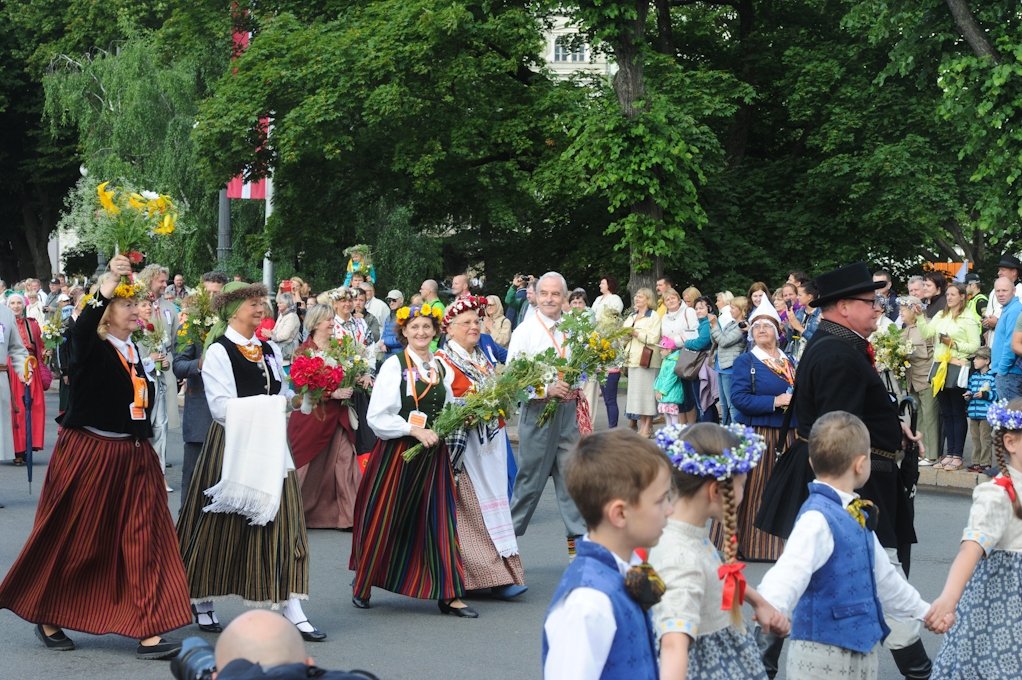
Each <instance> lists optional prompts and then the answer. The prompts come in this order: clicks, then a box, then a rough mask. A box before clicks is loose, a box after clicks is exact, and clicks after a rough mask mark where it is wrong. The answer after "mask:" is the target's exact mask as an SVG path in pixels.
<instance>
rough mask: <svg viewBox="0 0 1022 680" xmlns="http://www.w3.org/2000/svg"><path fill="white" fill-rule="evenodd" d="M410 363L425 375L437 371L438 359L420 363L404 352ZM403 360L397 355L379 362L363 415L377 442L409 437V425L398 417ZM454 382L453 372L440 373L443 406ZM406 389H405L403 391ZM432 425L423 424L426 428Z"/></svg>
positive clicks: (417, 357)
mask: <svg viewBox="0 0 1022 680" xmlns="http://www.w3.org/2000/svg"><path fill="white" fill-rule="evenodd" d="M408 356H410V357H411V358H412V363H413V364H415V367H416V369H418V370H419V371H420V372H421V373H423V374H427V373H429V370H430V369H431V368H432V369H434V370H438V369H437V365H438V364H439V360H437V359H435V358H430V360H429V361H428V362H424V361H423V360H422V359H421V358H419V356H418V355H417V354H416V353H415V352H408ZM403 367H404V361H403V360H402V356H401V354H398V355H395V356H392V357H390V358H389V359H387V360H386V361H384V362H383V365H382V366H380V372H379V373H377V374H376V382H375V383H374V384H373V395H372V396H371V397H370V398H369V410H368V412H367V413H366V421H368V423H369V427H370V428H372V430H373V432H375V433H376V436H377V437H379V438H380V439H398V438H400V437H407V436H408V435H409V434H411V431H412V426H411V425H409V424H408V420H407V419H405V418H402V417H401V415H400V414H401V399H402V397H403V396H404V395H403V394H402V392H401V377H402V376H401V374H402V373H403V372H404V368H403ZM453 382H454V373H453V372H452V371H446V372H445V373H444V379H443V384H444V403H445V404H446V403H447V402H449V401H451V399H452V396H451V383H453ZM407 390H408V386H406V390H405V391H406V392H407ZM431 425H432V423H430V422H427V423H426V427H427V428H429V427H430V426H431Z"/></svg>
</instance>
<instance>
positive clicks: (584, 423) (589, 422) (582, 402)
mask: <svg viewBox="0 0 1022 680" xmlns="http://www.w3.org/2000/svg"><path fill="white" fill-rule="evenodd" d="M572 395H574V397H575V403H576V404H577V407H576V409H575V420H576V422H577V423H578V434H579V436H581V437H586V436H588V435H591V434H592V433H593V417H592V415H591V414H590V413H589V400H588V399H586V398H585V395H584V394H582V390H573V391H572Z"/></svg>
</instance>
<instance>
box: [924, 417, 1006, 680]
mask: <svg viewBox="0 0 1022 680" xmlns="http://www.w3.org/2000/svg"><path fill="white" fill-rule="evenodd" d="M987 420H988V421H989V422H990V425H991V426H992V427H993V430H994V453H995V455H996V456H997V466H998V467H999V468H1000V470H1001V474H1000V475H999V476H998V477H997V478H996V479H994V480H992V481H989V482H986V483H984V484H980V485H979V486H977V487H976V489H975V490H974V491H973V492H972V510H970V512H969V524H968V525H967V526H966V527H965V531H964V532H963V534H962V543H961V545H960V547H959V548H958V557H956V558H955V561H954V562H953V563H952V564H951V570H950V572H949V573H948V577H947V582H946V583H945V584H944V590H943V591H942V592H941V594H940V597H938V598H937V599H936V600H934V601H933V606H932V607H931V608H930V611H929V612H927V614H926V618H925V619H924V622H925V623H926V627H927V628H929V629H930V630H932V631H934V632H935V633H943V632H945V631H947V630H948V628H950V629H951V630H950V633H948V636H947V639H945V640H944V646H943V647H941V648H940V653H939V654H938V655H937V659H936V660H935V661H934V663H933V675H932V677H933V678H1008V677H1012V678H1017V677H1019V669H1020V668H1022V646H1020V645H1019V641H1018V631H1019V628H1020V626H1022V505H1020V504H1019V494H1020V493H1022V398H1015V399H1012V400H1011V402H1010V403H1006V402H1004V401H1001V402H999V403H995V404H993V405H992V406H991V407H990V410H989V412H988V415H987ZM984 557H985V558H986V559H983V558H984ZM977 565H978V566H977ZM956 618H957V622H956V621H955V619H956ZM952 624H953V625H952Z"/></svg>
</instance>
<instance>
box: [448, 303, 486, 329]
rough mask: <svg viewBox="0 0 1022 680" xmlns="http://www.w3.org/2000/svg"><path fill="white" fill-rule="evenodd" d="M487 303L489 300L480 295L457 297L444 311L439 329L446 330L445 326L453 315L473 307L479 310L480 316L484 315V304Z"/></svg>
mask: <svg viewBox="0 0 1022 680" xmlns="http://www.w3.org/2000/svg"><path fill="white" fill-rule="evenodd" d="M488 304H489V302H488V301H487V300H486V298H484V297H482V296H478V297H477V296H475V295H466V296H465V297H460V298H458V299H457V300H455V301H454V302H452V303H451V306H450V307H448V308H447V311H446V312H445V313H444V318H443V321H442V322H441V323H440V330H442V331H444V332H446V331H447V326H448V325H449V324H450V323H451V321H453V320H454V318H455V317H457V316H459V315H461V314H464V313H465V312H470V311H472V310H473V309H475V310H477V311H478V312H479V316H480V317H481V316H484V315H485V314H486V305H488Z"/></svg>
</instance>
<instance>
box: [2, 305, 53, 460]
mask: <svg viewBox="0 0 1022 680" xmlns="http://www.w3.org/2000/svg"><path fill="white" fill-rule="evenodd" d="M7 306H8V307H9V308H10V310H11V311H12V312H13V313H14V318H15V319H16V320H17V324H18V335H20V336H21V342H22V343H23V344H24V345H25V349H27V350H28V355H29V356H30V357H35V360H36V368H35V370H34V371H33V372H32V379H31V381H30V382H29V385H28V389H29V391H30V393H31V394H32V450H33V451H41V450H42V448H43V436H44V434H45V432H46V391H45V389H44V387H43V377H42V370H41V367H42V366H43V364H44V363H46V359H45V358H44V357H43V353H44V351H43V333H42V330H40V328H39V324H38V322H36V320H35V319H30V318H28V317H26V316H25V298H24V297H22V295H21V294H19V293H15V294H14V295H11V296H10V297H9V298H7ZM12 370H13V364H12V363H11V359H10V358H8V359H7V375H8V376H10V375H11V371H12ZM11 421H12V424H13V426H14V427H13V430H12V431H13V432H14V464H15V465H24V464H25V449H26V448H27V446H28V444H27V441H26V436H25V435H26V434H27V433H26V432H25V383H23V382H21V381H20V380H18V379H17V378H11Z"/></svg>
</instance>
